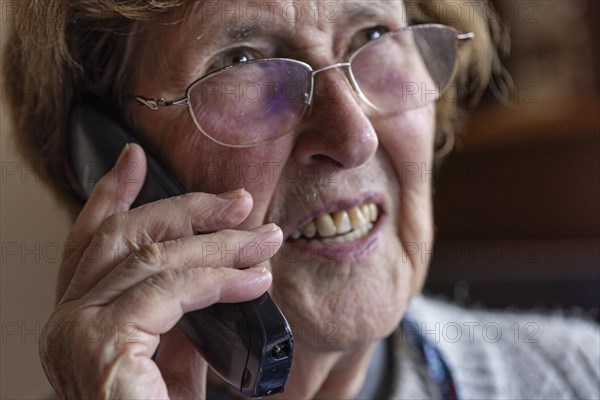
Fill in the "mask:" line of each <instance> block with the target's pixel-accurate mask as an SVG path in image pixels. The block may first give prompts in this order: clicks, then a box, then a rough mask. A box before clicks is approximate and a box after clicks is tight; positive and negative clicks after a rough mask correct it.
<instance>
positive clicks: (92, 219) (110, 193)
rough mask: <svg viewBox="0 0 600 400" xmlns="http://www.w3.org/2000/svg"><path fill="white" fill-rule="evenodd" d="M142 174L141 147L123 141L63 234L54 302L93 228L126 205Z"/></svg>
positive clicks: (67, 280)
mask: <svg viewBox="0 0 600 400" xmlns="http://www.w3.org/2000/svg"><path fill="white" fill-rule="evenodd" d="M145 177H146V158H145V155H144V151H143V150H142V148H141V147H140V146H139V145H137V144H127V145H125V147H124V148H123V150H122V151H121V154H120V155H119V158H118V160H117V162H116V164H115V167H114V168H113V169H112V170H110V171H109V172H108V173H107V174H106V175H104V176H103V177H102V178H101V179H100V180H99V181H98V183H97V184H96V185H95V186H94V189H93V190H92V194H91V195H90V198H89V200H88V201H87V203H86V204H85V206H84V207H83V209H82V210H81V212H80V213H79V216H78V217H77V220H76V221H75V225H74V226H73V229H72V231H71V233H70V234H69V237H68V238H67V243H66V244H65V251H64V254H63V262H62V264H61V267H60V269H59V271H58V278H57V286H56V302H58V300H59V299H60V298H62V296H63V294H64V292H65V290H66V288H67V286H68V285H69V282H70V281H71V279H72V277H73V275H74V273H75V270H76V269H77V265H78V264H79V260H80V259H81V257H82V254H83V253H84V251H85V249H86V248H87V247H88V245H89V243H90V241H91V239H92V237H93V234H94V232H95V231H96V230H97V229H98V227H99V226H100V224H101V223H102V221H104V220H105V219H106V218H107V217H108V216H110V215H112V214H115V213H118V212H121V211H125V210H128V209H129V207H130V206H131V204H132V203H133V202H134V200H135V198H136V197H137V195H138V193H139V191H140V189H141V188H142V185H143V183H144V179H145Z"/></svg>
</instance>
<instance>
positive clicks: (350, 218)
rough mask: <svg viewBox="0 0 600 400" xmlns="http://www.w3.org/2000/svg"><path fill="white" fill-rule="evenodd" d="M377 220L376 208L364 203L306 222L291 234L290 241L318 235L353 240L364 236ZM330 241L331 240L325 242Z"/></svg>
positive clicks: (373, 205) (372, 204)
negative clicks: (340, 236)
mask: <svg viewBox="0 0 600 400" xmlns="http://www.w3.org/2000/svg"><path fill="white" fill-rule="evenodd" d="M376 220H377V206H376V205H375V203H372V202H366V203H363V204H361V205H359V206H356V207H352V208H351V209H349V210H342V211H337V212H334V213H331V214H330V213H325V214H322V215H319V216H318V217H317V218H315V219H313V220H312V221H310V222H308V223H307V224H306V225H304V227H302V229H300V230H297V231H295V232H294V233H293V234H292V239H298V238H300V237H301V236H304V237H305V238H307V239H312V238H313V237H315V236H316V235H317V233H318V234H319V236H320V237H322V238H331V237H333V236H336V235H344V234H346V235H344V236H342V238H346V239H351V240H355V239H358V238H359V237H362V236H364V235H365V234H366V233H367V232H368V231H369V230H370V229H371V228H372V227H373V224H372V222H375V221H376ZM325 241H331V240H325Z"/></svg>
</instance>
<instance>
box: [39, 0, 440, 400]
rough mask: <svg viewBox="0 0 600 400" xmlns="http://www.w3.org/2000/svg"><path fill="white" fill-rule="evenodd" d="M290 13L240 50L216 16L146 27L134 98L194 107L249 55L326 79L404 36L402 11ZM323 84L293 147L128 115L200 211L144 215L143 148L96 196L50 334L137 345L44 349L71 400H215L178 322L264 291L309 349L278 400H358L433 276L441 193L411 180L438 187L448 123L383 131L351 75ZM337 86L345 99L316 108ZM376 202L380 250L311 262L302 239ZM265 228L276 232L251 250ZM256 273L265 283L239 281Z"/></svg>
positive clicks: (407, 122)
mask: <svg viewBox="0 0 600 400" xmlns="http://www.w3.org/2000/svg"><path fill="white" fill-rule="evenodd" d="M212 4H213V5H214V4H219V3H212ZM227 4H229V5H231V7H232V9H234V4H238V5H239V6H238V7H241V9H244V7H247V6H248V5H247V3H245V2H243V1H242V2H227ZM286 4H289V2H287V1H286V2H280V3H278V4H277V5H274V6H271V7H274V8H272V13H271V14H269V15H272V17H273V20H272V22H270V23H268V24H262V25H261V26H262V29H260V31H258V30H252V29H250V30H246V31H245V34H243V35H238V37H237V38H235V39H231V38H228V36H227V32H230V30H231V28H232V26H233V24H234V22H235V21H228V20H225V21H224V20H222V19H221V18H217V17H214V16H213V17H211V18H207V17H206V16H207V13H206V8H205V7H206V4H205V3H203V2H194V3H193V5H191V6H187V7H185V10H181V11H180V12H177V13H173V14H171V15H168V16H166V17H165V18H164V19H163V20H162V21H161V22H153V23H148V24H147V26H146V28H148V29H144V30H142V31H141V35H142V40H140V45H139V47H138V48H137V50H136V51H138V67H139V68H138V70H137V73H136V82H137V87H136V90H137V91H138V92H139V93H142V94H144V95H145V96H151V97H165V98H177V97H180V96H181V94H182V93H183V92H184V91H185V88H186V87H187V85H189V83H190V82H191V81H193V80H194V79H195V78H197V77H198V76H200V75H202V74H204V73H206V71H207V70H210V66H211V65H212V63H213V61H214V59H215V57H218V55H219V54H223V53H224V52H227V51H230V50H231V49H232V48H234V49H235V48H239V47H244V48H250V49H252V50H253V51H255V52H257V53H258V54H259V55H260V56H261V57H288V58H295V59H299V60H302V61H304V62H307V63H309V64H310V65H312V66H313V67H314V68H320V67H322V66H325V65H330V64H333V63H336V62H340V61H344V60H345V57H346V56H347V55H348V52H349V50H348V49H349V47H350V45H351V43H352V40H353V38H355V37H356V35H357V34H360V32H361V31H363V30H365V29H368V28H372V27H374V26H384V27H386V28H387V29H390V30H393V29H397V28H400V27H402V26H404V24H405V18H404V16H403V8H402V3H401V2H396V1H394V2H389V1H369V2H344V1H340V2H339V3H335V4H336V5H337V8H336V9H334V11H335V14H334V15H333V16H332V14H331V10H325V9H320V11H319V12H316V10H314V9H311V8H310V7H311V4H312V3H311V2H299V3H296V4H297V7H298V8H297V9H296V11H298V10H300V11H298V13H297V14H296V17H295V18H294V21H292V19H291V18H290V17H289V16H290V14H289V13H290V12H291V11H290V10H289V9H288V10H287V14H286V13H285V10H284V7H285V5H286ZM328 4H329V3H328ZM203 7H204V8H203ZM368 10H371V11H373V12H366V11H368ZM326 11H327V12H326ZM217 13H218V11H217ZM217 16H220V14H217ZM334 19H335V21H333V20H334ZM241 20H242V21H244V19H243V18H242V19H241ZM174 22H176V23H174ZM238 22H239V21H238ZM315 82H316V97H315V99H314V104H313V106H312V109H311V110H310V112H308V113H307V114H306V115H305V116H304V118H303V119H302V121H301V122H300V124H299V125H298V126H297V127H296V128H295V129H294V131H293V132H291V133H290V134H289V135H286V136H284V137H283V138H281V139H279V140H277V141H275V142H271V143H268V144H263V145H260V146H256V147H251V148H245V149H235V148H228V147H224V146H222V145H219V144H217V143H215V142H213V141H211V140H210V139H209V138H207V137H206V136H203V135H202V134H200V133H199V132H198V131H197V129H196V127H195V126H194V124H193V122H192V120H191V119H190V118H189V116H188V115H187V114H186V111H185V110H184V109H177V108H161V109H159V110H156V111H153V110H149V109H146V108H145V107H133V108H132V109H130V110H127V111H128V115H130V119H131V121H130V122H131V124H132V126H135V128H136V132H137V133H138V135H139V136H140V137H141V138H142V140H143V142H144V143H145V145H146V147H147V148H148V149H150V150H151V151H152V152H153V153H156V154H158V155H159V156H160V157H161V159H162V160H163V161H164V163H165V164H166V165H167V166H168V168H169V169H170V170H171V171H172V172H173V173H174V174H175V175H176V176H177V177H178V178H179V179H180V180H181V182H182V183H183V184H184V186H185V187H186V188H187V189H188V190H189V191H190V192H191V193H190V194H187V195H185V196H181V197H179V198H172V199H167V200H163V201H158V202H155V203H152V204H148V205H145V206H142V207H139V208H136V209H133V210H130V206H131V204H132V202H133V200H134V199H135V197H136V194H137V193H138V191H139V189H140V187H141V184H142V182H143V179H144V176H145V158H144V153H143V150H142V149H141V148H140V147H138V146H135V145H130V146H129V147H128V149H127V150H126V151H125V152H124V153H125V154H124V155H123V156H122V159H121V162H120V164H119V165H117V167H116V168H115V169H113V171H111V172H110V173H109V174H108V175H106V176H105V177H104V178H103V179H102V181H101V182H100V183H99V184H98V185H97V187H96V189H95V190H94V193H93V194H92V197H91V199H90V201H89V202H88V203H87V204H86V206H85V208H84V209H83V210H82V212H81V214H80V215H79V218H78V220H77V222H76V224H75V226H74V228H73V232H72V234H71V238H70V240H71V241H72V242H74V243H76V244H74V245H73V246H72V248H73V249H74V250H73V252H72V254H70V255H69V257H66V258H65V262H64V263H63V265H62V267H61V272H60V276H59V286H58V290H57V294H58V299H59V301H58V304H57V308H56V311H55V313H54V314H53V316H52V317H51V320H50V324H55V325H56V326H62V325H64V324H68V323H77V324H79V325H78V326H80V327H81V326H85V325H86V323H95V324H98V326H100V327H101V328H102V330H103V332H109V331H110V329H113V330H114V327H115V326H118V327H119V329H121V331H122V333H123V334H122V335H120V336H118V339H119V340H115V337H114V335H104V336H103V338H102V339H101V340H97V341H95V342H92V341H91V340H85V337H84V338H83V339H82V336H81V335H78V334H77V328H76V329H75V335H74V336H73V338H72V339H71V340H68V339H62V340H46V341H45V342H44V343H42V345H41V353H42V359H43V363H44V366H45V368H46V371H47V373H48V375H49V377H50V379H51V381H52V383H53V385H54V387H55V388H56V389H57V391H58V393H59V394H61V395H62V396H64V397H69V398H71V397H82V396H83V397H121V398H125V397H126V398H153V397H160V398H166V397H171V398H179V397H194V398H203V397H204V390H205V386H204V385H205V381H206V379H205V377H204V376H205V375H206V370H207V368H206V364H205V362H204V361H203V360H202V358H201V356H199V355H198V354H197V352H195V351H194V350H193V347H192V346H191V344H190V342H189V341H188V340H187V339H186V338H185V337H184V336H183V335H182V334H181V332H180V331H179V330H178V328H177V327H176V326H175V325H176V322H177V320H178V319H179V318H180V317H181V316H182V314H183V313H184V312H186V311H190V310H194V309H200V308H204V307H207V306H209V305H211V304H213V303H215V302H219V301H221V302H237V301H244V300H250V299H253V298H256V297H258V296H259V295H260V294H261V293H263V292H264V291H266V290H269V291H270V292H271V293H272V295H273V297H274V299H275V300H276V302H277V303H278V304H279V305H280V307H281V309H282V311H283V312H284V314H285V315H286V317H287V318H288V320H289V321H290V323H291V325H292V326H293V329H294V334H295V339H296V352H295V358H294V363H293V367H292V375H291V376H290V380H289V383H288V386H287V387H286V390H285V392H284V393H283V394H281V395H279V396H281V397H289V398H313V397H327V398H335V397H337V398H347V397H351V396H353V395H355V394H356V393H357V392H358V390H359V389H360V387H361V385H362V382H363V380H364V374H365V371H366V367H367V365H368V362H369V356H370V354H371V350H372V348H373V345H374V343H376V341H377V340H379V339H381V338H383V337H385V336H387V335H389V334H390V333H391V332H392V331H393V330H394V329H395V327H396V326H397V325H398V323H399V321H400V319H401V318H402V316H403V314H404V312H405V311H406V308H407V307H408V304H409V302H410V299H411V297H412V296H414V295H415V294H416V293H418V292H419V291H420V289H421V287H422V284H423V280H424V278H425V275H426V270H427V257H426V254H425V253H424V250H428V249H430V248H431V236H432V219H431V218H432V217H431V189H430V184H429V182H428V181H427V179H425V178H426V175H424V174H421V173H407V171H409V169H408V168H407V166H411V169H410V171H414V169H413V168H412V167H414V166H417V167H418V168H420V169H424V168H428V169H431V168H430V166H431V162H432V158H433V136H434V130H435V107H434V106H433V105H430V106H426V107H423V108H419V109H416V110H412V111H410V112H404V113H401V114H396V115H392V116H390V115H388V116H382V115H378V114H377V113H375V112H374V111H373V110H371V109H369V107H368V106H367V105H365V104H364V103H363V102H362V101H361V100H360V99H359V98H358V97H357V96H356V94H355V93H354V91H353V89H352V87H351V86H350V85H349V84H348V82H347V80H346V78H345V76H344V74H343V73H342V71H341V70H339V69H332V70H329V71H326V72H324V73H321V74H319V75H318V76H317V77H316V81H315ZM327 85H335V87H337V88H338V89H339V90H336V91H331V90H319V88H324V87H326V86H327ZM132 165H133V166H136V168H129V167H131V166H132ZM257 166H259V167H262V168H259V173H258V174H257V173H256V171H257V169H256V167H257ZM251 169H252V170H251ZM126 170H127V173H125V171H126ZM223 171H225V172H223ZM227 171H228V172H227ZM290 171H291V173H290ZM250 172H252V174H251V175H250ZM125 176H126V177H127V178H126V179H125ZM290 176H292V177H293V178H290ZM238 188H245V190H244V191H238V192H234V193H233V194H231V193H230V194H228V195H225V196H224V197H229V198H220V197H216V196H214V195H213V194H211V193H224V192H229V191H232V190H235V189H238ZM231 197H233V198H231ZM364 199H373V200H374V201H375V202H376V203H377V204H378V206H379V209H380V212H381V214H382V215H381V217H380V220H379V222H378V224H377V228H376V229H374V230H373V232H372V233H371V234H370V235H369V237H368V240H361V241H356V243H355V242H352V243H350V244H346V245H344V246H343V247H338V248H336V246H329V247H327V249H323V248H320V249H317V250H315V248H310V249H306V248H303V247H301V246H297V245H296V243H295V242H294V241H292V240H291V239H290V235H291V234H292V232H293V231H294V230H296V229H298V228H299V226H301V225H302V223H303V222H306V220H307V219H310V218H311V217H314V216H315V215H316V214H318V213H319V212H322V210H324V209H330V208H331V207H333V205H335V204H338V203H342V204H345V203H348V204H356V203H359V202H361V201H362V200H364ZM341 208H343V207H341ZM269 223H274V224H276V226H273V225H267V226H266V227H264V228H263V230H262V232H260V231H256V230H255V231H251V232H248V231H249V230H251V229H254V228H257V227H260V226H263V225H264V224H269ZM206 232H214V233H208V234H207V233H206ZM196 233H200V234H198V235H195V234H196ZM203 243H204V244H206V243H217V244H218V245H219V246H226V248H228V249H233V248H236V247H235V246H236V244H237V246H238V247H237V248H236V249H237V250H238V251H237V253H235V254H234V253H227V255H226V256H221V255H215V256H214V257H213V258H211V257H208V258H207V257H206V254H203V253H202V248H203V247H202V246H203ZM248 243H253V244H256V243H259V244H261V245H260V248H261V249H263V250H264V251H261V252H260V255H259V256H256V253H251V254H253V256H252V257H250V256H249V255H248V254H250V253H249V252H244V251H243V247H244V244H248ZM267 243H268V244H267ZM115 249H116V250H115ZM98 253H100V254H101V256H98V255H97V254H98ZM274 253H276V254H274ZM86 255H87V256H86ZM257 265H258V266H257ZM250 266H257V267H255V268H251V269H245V270H240V268H245V267H250ZM271 283H272V284H271ZM127 323H133V325H127ZM61 324H62V325H61ZM132 326H133V328H132ZM111 327H112V328H111ZM110 332H112V331H110ZM128 335H129V336H128ZM49 337H52V335H49ZM125 337H127V339H129V340H125ZM159 341H160V347H159V349H158V357H157V360H156V363H154V362H153V361H152V360H151V359H150V357H151V356H152V354H153V353H154V351H155V350H156V348H157V346H158V344H159Z"/></svg>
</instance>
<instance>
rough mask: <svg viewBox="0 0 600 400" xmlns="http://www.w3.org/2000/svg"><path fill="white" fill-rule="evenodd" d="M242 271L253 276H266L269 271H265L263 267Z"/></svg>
mask: <svg viewBox="0 0 600 400" xmlns="http://www.w3.org/2000/svg"><path fill="white" fill-rule="evenodd" d="M243 271H244V272H252V273H253V274H257V275H266V274H268V273H269V270H268V269H266V268H265V267H252V268H246V269H244V270H243Z"/></svg>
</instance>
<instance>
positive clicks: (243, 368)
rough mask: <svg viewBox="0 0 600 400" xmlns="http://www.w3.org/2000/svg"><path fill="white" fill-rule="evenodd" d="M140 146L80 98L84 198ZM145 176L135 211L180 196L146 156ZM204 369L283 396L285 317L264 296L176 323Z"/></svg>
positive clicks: (77, 157) (78, 142)
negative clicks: (124, 154) (128, 147)
mask: <svg viewBox="0 0 600 400" xmlns="http://www.w3.org/2000/svg"><path fill="white" fill-rule="evenodd" d="M132 142H135V143H139V141H138V140H137V139H136V138H135V137H134V136H133V134H131V133H130V132H129V129H128V128H127V127H126V126H125V124H124V123H123V122H122V121H120V120H119V119H118V118H117V117H116V116H115V113H114V111H113V110H111V109H110V107H108V106H107V105H106V104H104V103H103V102H102V101H100V100H99V99H97V98H95V97H93V96H88V95H85V96H83V97H82V101H81V103H80V104H79V105H78V106H77V107H75V109H74V110H73V112H72V117H71V130H70V132H69V146H70V149H69V152H70V154H69V156H70V161H71V163H72V165H73V166H74V172H75V175H76V177H77V179H78V181H79V183H80V185H81V187H82V189H83V191H84V193H85V194H86V196H88V197H89V195H90V193H91V191H92V188H93V186H94V184H95V183H96V181H97V180H99V178H100V177H101V176H102V175H104V174H105V173H106V172H108V171H109V170H110V169H111V168H112V167H113V166H114V164H115V162H116V160H117V158H118V156H119V154H120V152H121V150H122V149H123V147H124V146H125V144H126V143H132ZM146 158H147V162H148V173H147V177H146V181H145V183H144V186H143V188H142V190H141V192H140V194H139V196H138V198H137V199H136V202H135V204H134V206H137V205H141V204H144V203H149V202H153V201H157V200H160V199H164V198H168V197H173V196H178V195H181V194H184V193H185V190H184V188H183V187H182V185H181V184H180V183H179V182H178V181H177V179H176V178H175V177H174V176H173V175H172V174H170V173H169V172H168V171H167V170H166V169H165V168H163V167H162V166H161V165H160V164H159V163H158V161H157V160H156V159H155V158H154V157H152V155H150V154H148V152H147V151H146ZM90 171H93V172H94V174H93V175H94V176H90V175H91V174H90ZM179 327H180V328H181V330H182V331H183V332H184V333H185V334H186V335H187V336H188V337H189V338H190V339H191V340H192V342H193V343H194V344H195V346H196V348H197V349H198V351H199V352H200V354H202V356H203V357H204V359H205V360H206V361H207V362H208V363H209V365H210V366H211V367H212V368H213V369H214V370H215V371H216V372H217V373H218V374H219V375H220V376H221V377H222V378H223V379H225V380H226V381H227V382H228V383H229V384H230V385H231V386H233V387H234V388H235V389H236V390H238V391H239V392H240V393H242V394H244V395H246V396H250V397H262V396H266V395H269V394H273V393H278V392H282V391H283V389H284V387H285V384H286V383H287V380H288V375H289V372H290V368H291V364H292V356H293V349H294V340H293V337H292V332H291V329H290V327H289V324H288V322H287V321H286V319H285V317H284V315H283V314H282V313H281V311H280V310H279V308H278V307H277V305H276V304H275V303H274V302H273V300H272V299H271V297H270V296H269V294H268V293H265V294H263V295H262V296H261V297H259V298H258V299H255V300H253V301H248V302H243V303H236V304H224V303H219V304H215V305H213V306H211V307H208V308H206V309H203V310H198V311H192V312H189V313H187V314H185V315H184V316H183V318H182V319H181V320H180V321H179Z"/></svg>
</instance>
